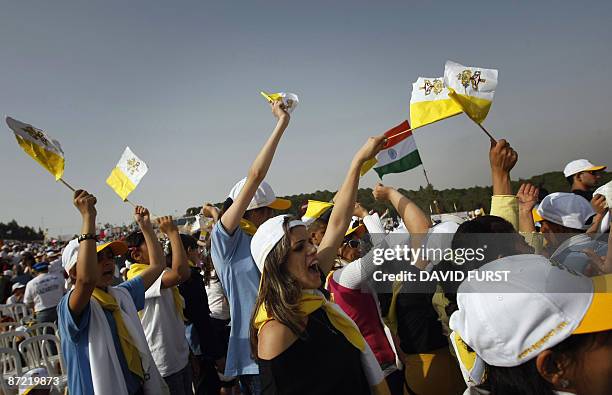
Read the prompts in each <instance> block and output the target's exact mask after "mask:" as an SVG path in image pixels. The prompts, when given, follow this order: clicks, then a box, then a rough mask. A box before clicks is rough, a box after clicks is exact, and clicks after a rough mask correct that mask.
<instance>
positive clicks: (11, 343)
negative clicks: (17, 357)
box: [0, 331, 30, 351]
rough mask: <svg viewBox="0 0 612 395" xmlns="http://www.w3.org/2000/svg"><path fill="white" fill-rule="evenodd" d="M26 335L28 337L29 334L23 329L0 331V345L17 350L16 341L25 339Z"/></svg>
mask: <svg viewBox="0 0 612 395" xmlns="http://www.w3.org/2000/svg"><path fill="white" fill-rule="evenodd" d="M28 337H30V335H29V334H28V332H25V331H10V332H5V333H0V347H3V348H12V349H13V350H15V351H18V349H17V345H18V343H19V342H20V341H21V340H23V339H27V338H28Z"/></svg>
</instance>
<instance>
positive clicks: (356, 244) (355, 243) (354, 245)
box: [344, 239, 361, 248]
mask: <svg viewBox="0 0 612 395" xmlns="http://www.w3.org/2000/svg"><path fill="white" fill-rule="evenodd" d="M344 244H345V245H347V246H349V247H350V248H359V246H360V245H361V240H359V239H351V240H349V241H346V242H345V243H344Z"/></svg>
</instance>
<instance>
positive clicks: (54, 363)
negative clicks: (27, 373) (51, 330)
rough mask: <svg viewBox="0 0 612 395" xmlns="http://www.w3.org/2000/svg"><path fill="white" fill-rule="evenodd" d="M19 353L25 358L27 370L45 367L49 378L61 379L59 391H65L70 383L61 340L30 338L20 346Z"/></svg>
mask: <svg viewBox="0 0 612 395" xmlns="http://www.w3.org/2000/svg"><path fill="white" fill-rule="evenodd" d="M19 352H21V355H22V356H23V357H24V358H25V360H26V364H27V368H28V370H29V369H34V368H38V367H44V368H46V369H47V372H48V374H49V376H51V377H59V379H60V380H59V381H60V382H59V385H58V387H59V389H60V390H63V389H64V388H65V387H66V385H67V383H68V376H67V374H66V369H65V368H64V361H63V358H62V350H61V346H60V340H59V338H58V337H57V336H55V335H40V336H33V337H30V338H28V339H26V340H24V341H23V342H21V344H19Z"/></svg>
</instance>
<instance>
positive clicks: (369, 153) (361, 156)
mask: <svg viewBox="0 0 612 395" xmlns="http://www.w3.org/2000/svg"><path fill="white" fill-rule="evenodd" d="M386 141H387V138H386V137H385V135H382V134H381V135H380V136H376V137H370V138H368V141H366V143H365V144H364V145H363V146H362V147H361V148H360V149H359V151H357V153H356V154H355V158H354V159H355V160H357V161H360V162H365V161H367V160H368V159H372V158H373V157H375V156H376V154H378V153H379V152H380V150H381V149H383V147H384V145H385V143H386Z"/></svg>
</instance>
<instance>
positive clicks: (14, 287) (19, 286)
mask: <svg viewBox="0 0 612 395" xmlns="http://www.w3.org/2000/svg"><path fill="white" fill-rule="evenodd" d="M20 288H25V284H22V283H15V284H13V286H12V287H11V292H15V290H17V289H20Z"/></svg>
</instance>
